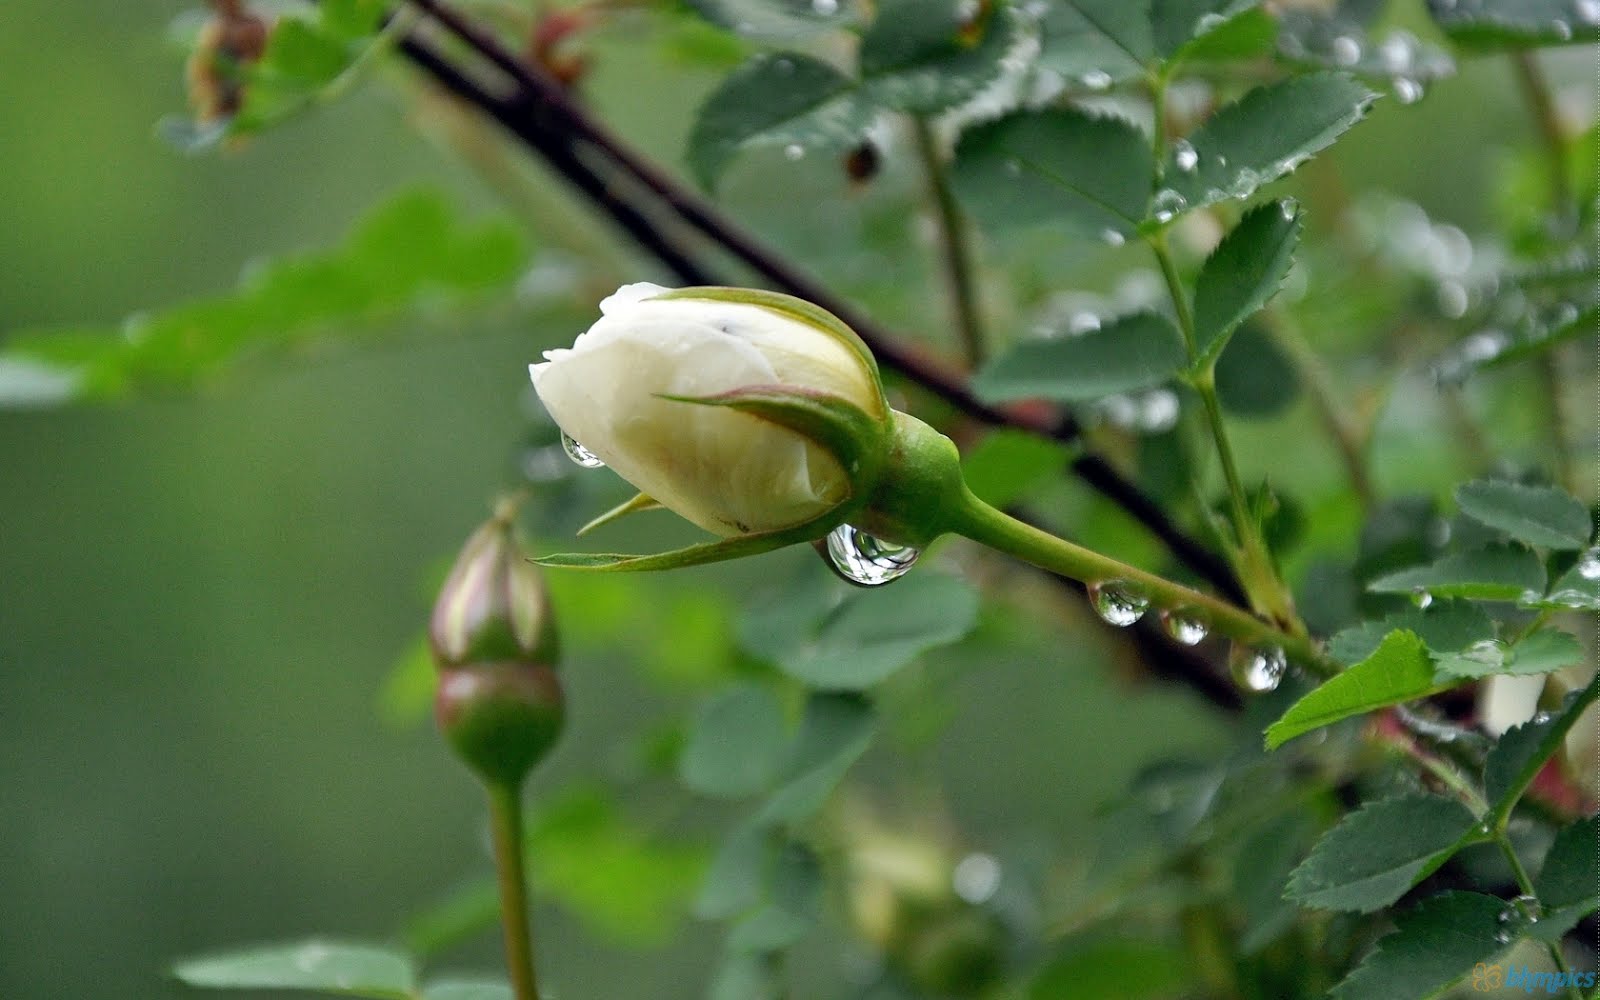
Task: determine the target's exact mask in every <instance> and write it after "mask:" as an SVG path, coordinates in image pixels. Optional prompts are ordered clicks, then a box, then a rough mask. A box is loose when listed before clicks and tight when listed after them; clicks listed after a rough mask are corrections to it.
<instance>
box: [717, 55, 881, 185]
mask: <svg viewBox="0 0 1600 1000" xmlns="http://www.w3.org/2000/svg"><path fill="white" fill-rule="evenodd" d="M876 114H877V111H876V108H874V107H873V105H872V104H871V103H870V102H868V101H864V100H862V98H861V96H860V94H859V93H858V92H857V87H856V82H855V81H854V80H852V79H850V78H849V77H847V76H845V75H844V74H843V73H841V72H839V71H838V70H836V69H834V68H833V67H832V66H830V65H828V64H827V63H825V62H823V61H821V60H820V59H813V58H811V57H810V56H807V55H802V54H800V53H798V52H764V53H761V54H759V55H756V56H752V57H751V58H750V59H749V60H748V61H746V62H745V64H744V65H742V66H740V67H739V68H738V69H736V70H734V71H733V72H732V73H730V74H728V76H727V78H726V79H724V80H723V81H722V83H721V85H720V86H718V87H717V89H716V90H714V91H712V93H711V96H709V97H707V98H706V100H705V103H704V104H702V105H701V106H700V111H699V113H698V114H697V115H696V116H695V123H694V129H693V130H692V131H691V133H690V135H689V153H688V159H689V167H690V169H691V170H693V171H694V174H695V177H696V178H697V179H698V180H699V181H700V183H701V185H703V186H704V187H706V188H707V189H710V188H714V187H715V186H716V183H717V180H718V179H719V178H720V177H721V176H722V173H723V171H725V170H726V169H727V168H728V165H729V164H731V163H732V162H733V160H734V158H735V157H736V156H738V155H739V153H741V152H743V151H744V150H746V149H749V148H752V147H756V146H783V147H786V148H789V147H792V148H796V149H799V150H801V151H802V153H804V152H806V151H822V152H827V151H841V152H842V151H843V150H845V149H848V148H850V147H852V146H854V145H855V144H856V143H857V142H858V141H859V140H860V138H861V136H862V134H863V133H864V132H865V131H866V128H867V126H868V125H870V124H872V120H873V118H874V116H875V115H876Z"/></svg>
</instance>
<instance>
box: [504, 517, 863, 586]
mask: <svg viewBox="0 0 1600 1000" xmlns="http://www.w3.org/2000/svg"><path fill="white" fill-rule="evenodd" d="M853 508H854V505H853V504H851V503H850V502H848V501H846V502H845V503H842V504H840V505H839V506H837V507H835V508H833V509H832V510H830V511H828V512H827V513H825V514H823V515H822V516H821V517H814V518H812V519H811V520H809V521H804V522H802V523H800V524H797V525H795V526H793V527H790V528H784V529H782V530H779V531H764V532H760V533H759V534H754V535H739V536H738V537H735V538H723V539H719V540H717V541H715V542H701V543H700V544H698V545H690V546H688V547H687V548H682V549H673V550H672V551H670V552H656V553H650V554H630V553H622V552H553V553H551V554H550V555H547V556H535V557H534V559H533V561H534V562H536V563H538V564H539V565H540V566H549V567H553V568H556V569H585V570H593V571H595V572H600V573H647V572H653V571H655V570H663V569H683V568H684V567H686V566H706V565H709V564H711V563H718V562H727V561H728V560H730V559H743V558H744V557H745V556H758V555H761V554H762V553H764V552H772V551H774V550H776V549H781V548H784V547H786V546H789V545H795V544H797V543H799V542H809V541H811V539H813V538H818V537H820V536H822V535H824V534H826V533H827V532H829V531H831V530H832V529H833V528H834V527H835V526H837V525H838V524H840V523H841V522H842V521H844V520H845V517H846V515H847V513H848V511H850V510H852V509H853Z"/></svg>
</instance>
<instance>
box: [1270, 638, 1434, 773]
mask: <svg viewBox="0 0 1600 1000" xmlns="http://www.w3.org/2000/svg"><path fill="white" fill-rule="evenodd" d="M1446 687H1449V685H1448V684H1445V685H1438V684H1435V683H1434V678H1433V662H1432V661H1431V660H1429V659H1428V653H1427V650H1426V648H1424V646H1423V644H1422V640H1421V639H1420V638H1418V637H1417V635H1416V633H1415V632H1407V631H1404V630H1397V631H1394V632H1390V633H1389V634H1388V636H1386V637H1385V638H1384V640H1383V642H1382V643H1381V644H1379V646H1378V648H1377V649H1376V650H1374V651H1373V653H1372V655H1371V656H1369V657H1367V658H1366V659H1365V660H1362V661H1361V662H1360V663H1357V664H1356V665H1355V666H1352V667H1350V668H1349V669H1348V670H1346V671H1345V672H1344V673H1342V674H1338V675H1336V676H1335V677H1333V678H1332V679H1331V680H1329V681H1327V682H1325V683H1324V684H1323V685H1322V686H1321V687H1319V688H1316V689H1315V690H1313V691H1312V692H1311V693H1310V694H1307V695H1306V696H1305V697H1304V698H1301V699H1300V700H1299V701H1297V702H1295V703H1294V705H1292V706H1290V708H1289V710H1288V711H1287V712H1285V713H1284V714H1283V718H1281V719H1279V720H1278V721H1277V722H1274V723H1273V724H1272V725H1271V726H1268V727H1267V748H1268V749H1273V750H1275V749H1277V748H1278V747H1280V746H1282V745H1283V744H1285V743H1287V742H1288V741H1289V740H1292V739H1294V738H1295V737H1296V736H1300V735H1302V734H1304V733H1309V732H1311V731H1312V730H1314V729H1321V728H1322V727H1323V726H1327V725H1331V724H1332V723H1335V722H1338V721H1339V720H1340V719H1348V718H1349V717H1350V716H1352V715H1360V714H1361V713H1363V712H1370V711H1372V710H1373V709H1375V708H1385V707H1387V706H1389V705H1398V704H1400V703H1401V702H1406V701H1412V700H1414V699H1417V698H1421V697H1424V696H1426V695H1429V694H1432V693H1434V692H1435V691H1440V690H1443V689H1444V688H1446Z"/></svg>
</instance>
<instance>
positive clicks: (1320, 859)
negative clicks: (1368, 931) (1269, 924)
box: [1287, 795, 1473, 913]
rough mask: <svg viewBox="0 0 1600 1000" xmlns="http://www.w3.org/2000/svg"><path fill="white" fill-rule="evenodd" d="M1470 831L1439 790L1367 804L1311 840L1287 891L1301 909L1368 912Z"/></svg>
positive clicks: (1399, 892)
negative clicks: (1310, 844)
mask: <svg viewBox="0 0 1600 1000" xmlns="http://www.w3.org/2000/svg"><path fill="white" fill-rule="evenodd" d="M1472 830H1473V816H1472V814H1471V813H1470V812H1468V811H1467V810H1466V809H1465V808H1463V807H1462V805H1461V804H1460V803H1459V802H1456V801H1454V800H1452V799H1447V798H1442V797H1440V796H1438V795H1409V796H1405V797H1403V798H1396V799H1382V800H1379V801H1376V802H1369V803H1367V804H1366V805H1365V806H1363V807H1362V808H1361V809H1359V810H1358V811H1356V812H1353V813H1351V814H1350V815H1348V816H1346V817H1345V818H1344V821H1343V822H1341V823H1340V824H1339V825H1338V826H1336V827H1334V828H1333V829H1332V830H1329V831H1328V832H1327V833H1326V834H1324V835H1323V837H1322V839H1321V840H1319V841H1317V846H1316V847H1315V848H1313V849H1312V851H1311V856H1310V857H1308V858H1306V860H1305V861H1304V862H1303V863H1302V864H1301V865H1300V867H1298V868H1296V869H1295V870H1294V873H1293V874H1292V875H1290V876H1289V887H1288V893H1287V895H1288V897H1289V898H1290V899H1293V900H1295V901H1296V902H1298V903H1300V904H1301V905H1303V906H1314V907H1316V908H1318V909H1323V910H1354V911H1356V912H1358V913H1370V912H1372V911H1373V910H1376V909H1379V908H1380V907H1384V906H1388V905H1390V904H1392V903H1394V902H1395V901H1396V900H1398V899H1399V898H1400V897H1401V896H1403V895H1405V893H1406V891H1407V890H1408V889H1410V888H1411V887H1412V886H1414V885H1416V884H1417V883H1418V882H1420V881H1422V880H1423V879H1424V878H1427V877H1428V876H1429V875H1430V874H1432V873H1433V872H1434V870H1436V869H1437V868H1438V867H1439V866H1440V865H1442V864H1444V863H1445V861H1446V860H1447V859H1448V858H1449V857H1450V855H1451V854H1453V853H1455V851H1456V849H1457V848H1458V847H1460V846H1461V843H1462V841H1463V840H1465V839H1466V838H1467V837H1468V836H1469V835H1470V833H1471V831H1472Z"/></svg>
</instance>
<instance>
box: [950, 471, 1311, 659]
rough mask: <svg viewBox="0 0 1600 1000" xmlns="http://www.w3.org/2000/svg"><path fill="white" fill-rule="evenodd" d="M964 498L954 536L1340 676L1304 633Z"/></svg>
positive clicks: (955, 515) (956, 508) (955, 513)
mask: <svg viewBox="0 0 1600 1000" xmlns="http://www.w3.org/2000/svg"><path fill="white" fill-rule="evenodd" d="M962 493H963V494H964V495H963V496H962V498H961V500H960V502H958V503H956V504H954V505H952V508H951V509H950V510H949V511H948V512H947V517H948V518H949V520H950V522H951V523H950V524H949V525H948V528H949V530H950V531H953V532H956V533H958V534H961V535H965V536H966V537H968V538H970V539H972V540H973V541H975V542H979V543H981V544H983V545H987V546H989V547H990V548H992V549H997V550H998V551H1001V552H1004V553H1006V554H1007V555H1011V556H1015V557H1016V558H1018V559H1021V560H1023V561H1024V562H1028V563H1032V564H1033V565H1035V566H1038V567H1040V568H1042V569H1047V570H1049V571H1051V572H1053V573H1059V574H1060V575H1062V576H1068V577H1071V578H1072V579H1074V580H1078V581H1080V582H1082V583H1085V584H1095V583H1107V582H1110V581H1120V582H1125V583H1127V584H1129V585H1131V586H1133V587H1136V588H1137V589H1138V591H1139V592H1140V593H1141V594H1142V595H1143V596H1145V597H1148V598H1149V599H1150V601H1151V602H1152V603H1153V604H1155V605H1156V606H1157V607H1158V608H1163V609H1166V610H1170V611H1177V612H1189V613H1198V614H1201V615H1204V616H1205V617H1206V619H1207V621H1208V624H1209V626H1210V627H1211V629H1212V630H1213V631H1215V632H1218V633H1220V634H1222V635H1225V636H1227V637H1228V638H1230V639H1234V640H1236V641H1238V642H1241V643H1245V644H1247V645H1251V646H1262V647H1266V646H1276V647H1279V648H1281V649H1282V650H1283V651H1284V653H1285V655H1287V656H1288V657H1289V658H1290V659H1292V660H1294V661H1295V662H1297V663H1300V664H1302V665H1304V666H1305V667H1306V668H1307V669H1308V670H1311V671H1312V672H1314V673H1316V674H1319V675H1321V676H1324V677H1331V676H1332V675H1334V674H1336V673H1338V672H1339V667H1338V665H1337V664H1335V663H1334V662H1333V661H1332V660H1330V659H1328V658H1327V657H1326V656H1325V655H1323V653H1322V652H1321V651H1320V650H1318V649H1317V648H1316V646H1315V645H1314V644H1313V643H1312V642H1311V640H1310V639H1309V638H1307V637H1306V636H1305V635H1303V634H1296V633H1292V632H1289V631H1286V630H1284V629H1281V628H1279V627H1277V626H1276V625H1273V624H1271V623H1269V622H1266V621H1263V620H1261V619H1260V618H1257V617H1255V616H1254V615H1252V614H1250V613H1249V612H1247V611H1245V610H1243V609H1241V608H1238V607H1235V606H1234V605H1232V604H1229V603H1227V602H1225V601H1219V600H1218V599H1216V598H1215V597H1212V596H1210V595H1209V594H1202V593H1201V592H1199V591H1197V590H1190V589H1189V588H1188V587H1185V586H1183V585H1182V584H1178V583H1173V582H1172V581H1171V580H1168V579H1166V578H1164V577H1160V576H1157V575H1155V574H1154V573H1147V572H1145V571H1144V570H1142V569H1139V568H1137V567H1135V566H1129V565H1128V564H1127V563H1124V562H1121V561H1119V560H1116V559H1113V558H1111V557H1110V556H1105V555H1101V554H1100V553H1098V552H1095V551H1092V550H1090V549H1086V548H1084V547H1083V546H1081V545H1075V544H1073V543H1072V542H1069V541H1067V540H1066V539H1063V538H1057V537H1056V536H1055V535H1052V534H1050V533H1048V532H1045V531H1041V530H1039V529H1038V528H1035V527H1033V526H1032V525H1030V524H1025V523H1023V522H1022V521H1019V520H1017V519H1016V518H1014V517H1011V516H1010V515H1008V514H1006V513H1004V512H1002V511H999V510H996V509H995V508H993V507H991V506H989V505H988V504H986V503H984V502H983V501H982V500H979V499H978V498H977V497H975V496H973V495H972V493H971V491H969V490H966V489H965V487H963V488H962Z"/></svg>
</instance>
